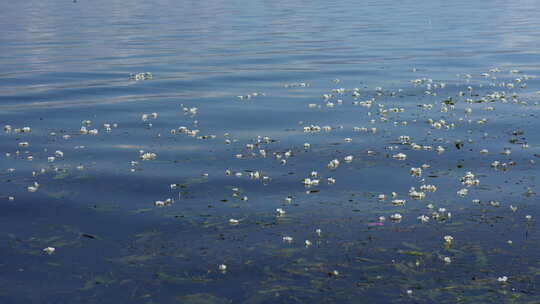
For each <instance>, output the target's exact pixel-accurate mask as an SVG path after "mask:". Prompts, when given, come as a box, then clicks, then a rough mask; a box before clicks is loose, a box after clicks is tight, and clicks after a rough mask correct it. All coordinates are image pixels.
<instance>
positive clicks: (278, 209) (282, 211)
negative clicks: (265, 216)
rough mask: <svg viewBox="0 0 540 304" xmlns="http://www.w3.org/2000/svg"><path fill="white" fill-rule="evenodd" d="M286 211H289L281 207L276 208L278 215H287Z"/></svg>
mask: <svg viewBox="0 0 540 304" xmlns="http://www.w3.org/2000/svg"><path fill="white" fill-rule="evenodd" d="M285 213H287V212H285V210H283V209H281V208H277V209H276V215H277V216H283V215H285Z"/></svg>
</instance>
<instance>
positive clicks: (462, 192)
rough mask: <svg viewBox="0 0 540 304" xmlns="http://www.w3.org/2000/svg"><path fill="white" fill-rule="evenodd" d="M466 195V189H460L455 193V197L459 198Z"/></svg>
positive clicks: (467, 191)
mask: <svg viewBox="0 0 540 304" xmlns="http://www.w3.org/2000/svg"><path fill="white" fill-rule="evenodd" d="M468 193H469V190H467V188H463V189H461V190H459V191H458V192H457V195H459V196H465V195H467V194H468Z"/></svg>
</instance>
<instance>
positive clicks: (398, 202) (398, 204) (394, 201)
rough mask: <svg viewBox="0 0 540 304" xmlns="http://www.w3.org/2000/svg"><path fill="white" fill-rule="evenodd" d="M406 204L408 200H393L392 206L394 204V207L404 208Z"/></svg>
mask: <svg viewBox="0 0 540 304" xmlns="http://www.w3.org/2000/svg"><path fill="white" fill-rule="evenodd" d="M406 202H407V201H406V200H402V199H395V200H392V204H394V206H403V205H405V203H406Z"/></svg>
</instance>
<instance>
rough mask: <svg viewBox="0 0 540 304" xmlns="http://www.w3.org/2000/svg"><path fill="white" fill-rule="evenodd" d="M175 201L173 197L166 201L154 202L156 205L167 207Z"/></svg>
mask: <svg viewBox="0 0 540 304" xmlns="http://www.w3.org/2000/svg"><path fill="white" fill-rule="evenodd" d="M173 203H174V200H173V199H172V198H168V199H166V200H164V201H155V202H154V206H156V207H165V206H169V205H172V204H173Z"/></svg>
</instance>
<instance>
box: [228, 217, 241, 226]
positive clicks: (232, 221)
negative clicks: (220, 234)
mask: <svg viewBox="0 0 540 304" xmlns="http://www.w3.org/2000/svg"><path fill="white" fill-rule="evenodd" d="M238 223H240V221H239V220H237V219H233V218H232V219H229V224H232V225H236V224H238Z"/></svg>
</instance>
